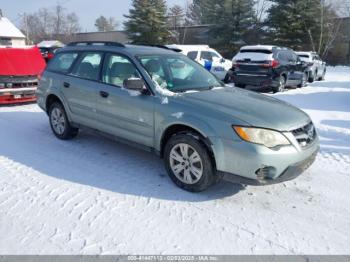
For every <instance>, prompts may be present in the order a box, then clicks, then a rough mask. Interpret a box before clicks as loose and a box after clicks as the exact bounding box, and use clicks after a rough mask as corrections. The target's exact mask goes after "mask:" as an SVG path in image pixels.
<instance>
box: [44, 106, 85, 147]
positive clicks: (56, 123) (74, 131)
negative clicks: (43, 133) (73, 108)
mask: <svg viewBox="0 0 350 262" xmlns="http://www.w3.org/2000/svg"><path fill="white" fill-rule="evenodd" d="M49 120H50V126H51V130H52V132H53V133H54V135H55V136H56V137H57V138H58V139H61V140H69V139H72V138H74V137H76V136H77V135H78V133H79V129H78V128H73V127H72V126H71V125H70V123H69V121H68V118H67V114H66V111H65V110H64V107H63V106H62V104H61V103H59V102H54V103H53V104H52V105H51V106H50V109H49Z"/></svg>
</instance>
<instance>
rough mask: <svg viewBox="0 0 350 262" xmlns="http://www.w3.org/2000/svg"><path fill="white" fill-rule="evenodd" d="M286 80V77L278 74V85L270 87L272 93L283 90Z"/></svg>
mask: <svg viewBox="0 0 350 262" xmlns="http://www.w3.org/2000/svg"><path fill="white" fill-rule="evenodd" d="M286 81H287V79H286V78H285V77H284V76H280V77H279V78H278V86H277V87H273V88H272V91H273V93H279V92H284V90H285V88H286Z"/></svg>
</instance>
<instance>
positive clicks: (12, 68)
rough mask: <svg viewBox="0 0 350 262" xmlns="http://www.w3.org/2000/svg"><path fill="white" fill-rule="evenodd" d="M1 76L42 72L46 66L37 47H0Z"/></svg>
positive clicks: (30, 74)
mask: <svg viewBox="0 0 350 262" xmlns="http://www.w3.org/2000/svg"><path fill="white" fill-rule="evenodd" d="M0 61H1V66H0V75H1V76H32V75H39V74H41V73H42V72H43V71H44V69H45V66H46V63H45V60H44V59H43V58H42V56H41V53H40V51H39V49H38V48H37V47H22V48H0Z"/></svg>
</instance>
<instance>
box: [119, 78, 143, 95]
mask: <svg viewBox="0 0 350 262" xmlns="http://www.w3.org/2000/svg"><path fill="white" fill-rule="evenodd" d="M123 86H124V88H126V89H128V90H132V91H139V92H141V93H142V92H143V91H144V86H145V82H144V81H143V80H142V79H141V78H129V79H125V80H124V83H123Z"/></svg>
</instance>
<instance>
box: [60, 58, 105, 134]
mask: <svg viewBox="0 0 350 262" xmlns="http://www.w3.org/2000/svg"><path fill="white" fill-rule="evenodd" d="M102 57H103V53H101V52H83V53H81V54H80V55H79V58H78V60H77V62H76V63H75V65H74V68H73V69H72V70H71V73H70V74H69V75H67V76H66V77H65V79H64V81H63V83H62V85H63V88H62V90H63V94H64V97H65V98H66V101H68V106H69V108H70V111H71V112H72V120H73V122H76V123H79V124H82V125H86V126H89V127H93V126H94V125H95V124H96V117H95V112H96V108H95V96H96V89H97V86H98V84H99V79H100V76H99V74H100V69H101V63H102Z"/></svg>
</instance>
